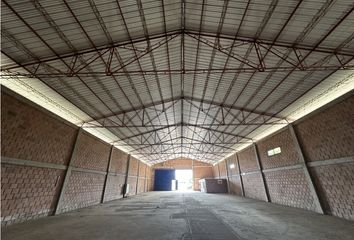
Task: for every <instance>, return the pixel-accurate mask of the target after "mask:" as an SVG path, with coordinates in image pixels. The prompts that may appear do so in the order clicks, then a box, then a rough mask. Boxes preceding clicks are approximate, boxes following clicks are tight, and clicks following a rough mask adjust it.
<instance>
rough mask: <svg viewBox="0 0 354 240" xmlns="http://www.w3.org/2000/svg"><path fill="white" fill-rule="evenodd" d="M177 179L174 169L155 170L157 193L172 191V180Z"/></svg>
mask: <svg viewBox="0 0 354 240" xmlns="http://www.w3.org/2000/svg"><path fill="white" fill-rule="evenodd" d="M174 179H175V170H174V169H156V170H155V181H154V190H155V191H171V190H172V180H174Z"/></svg>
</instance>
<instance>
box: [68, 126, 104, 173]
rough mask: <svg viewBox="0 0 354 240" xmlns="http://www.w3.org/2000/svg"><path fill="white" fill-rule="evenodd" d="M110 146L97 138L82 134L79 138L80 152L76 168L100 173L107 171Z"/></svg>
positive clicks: (75, 162) (78, 151)
mask: <svg viewBox="0 0 354 240" xmlns="http://www.w3.org/2000/svg"><path fill="white" fill-rule="evenodd" d="M109 153H110V146H109V145H108V144H105V143H103V142H101V141H100V140H98V139H97V138H95V137H93V136H91V135H89V134H86V133H82V134H81V135H80V137H79V142H78V150H77V154H76V158H75V160H74V164H73V165H74V166H75V167H80V168H86V169H93V170H98V171H106V170H107V164H108V159H109Z"/></svg>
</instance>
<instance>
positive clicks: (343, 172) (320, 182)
mask: <svg viewBox="0 0 354 240" xmlns="http://www.w3.org/2000/svg"><path fill="white" fill-rule="evenodd" d="M310 171H311V174H312V176H313V177H314V181H315V183H316V186H317V189H318V192H319V195H320V199H321V200H322V202H323V207H324V211H325V213H327V214H331V215H334V216H337V217H343V218H346V219H351V220H353V219H354V163H346V164H333V165H327V166H318V167H311V168H310Z"/></svg>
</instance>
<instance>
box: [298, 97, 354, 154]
mask: <svg viewBox="0 0 354 240" xmlns="http://www.w3.org/2000/svg"><path fill="white" fill-rule="evenodd" d="M353 122H354V97H353V96H351V97H349V98H348V99H346V100H344V101H342V102H340V103H338V104H336V105H334V106H332V107H330V108H328V109H325V110H324V111H322V112H320V113H318V114H315V115H313V116H311V117H310V118H308V119H306V120H304V121H302V122H300V123H299V124H296V125H295V130H296V133H297V136H298V139H299V142H300V144H301V146H302V150H303V152H304V155H305V158H306V160H307V161H321V160H326V159H333V158H341V157H347V156H354V147H353V142H354V127H353V125H354V124H353Z"/></svg>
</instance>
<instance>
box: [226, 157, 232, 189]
mask: <svg viewBox="0 0 354 240" xmlns="http://www.w3.org/2000/svg"><path fill="white" fill-rule="evenodd" d="M225 167H226V183H227V192H228V193H231V191H230V179H229V167H228V164H227V158H226V159H225Z"/></svg>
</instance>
